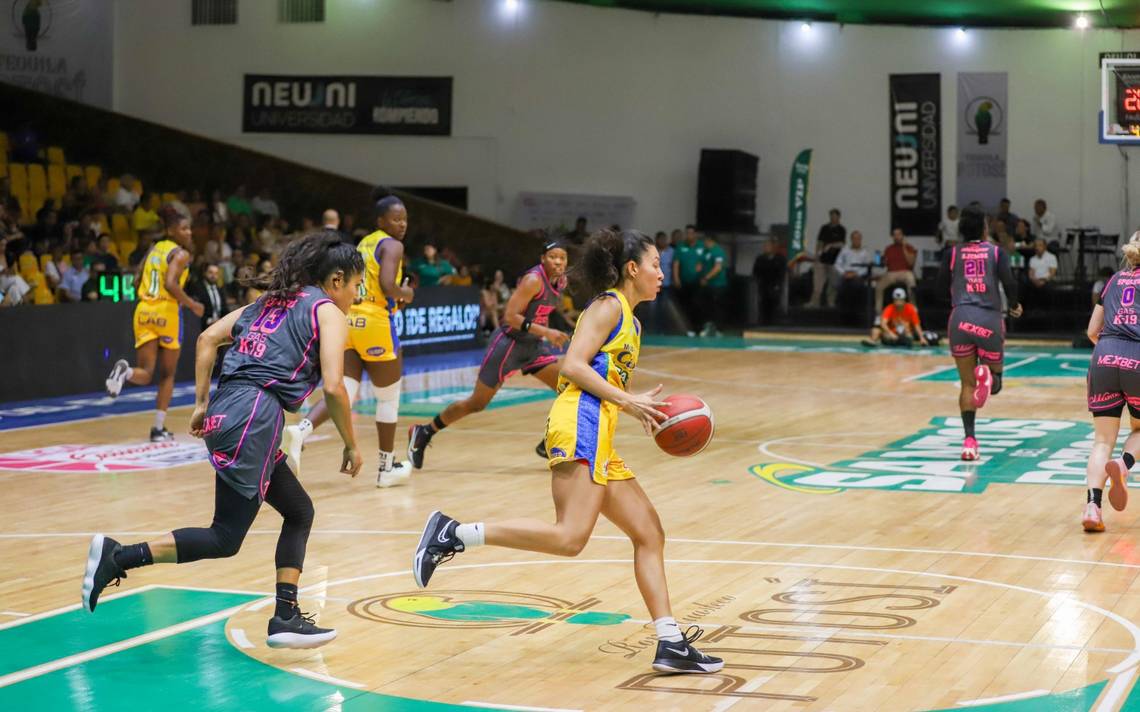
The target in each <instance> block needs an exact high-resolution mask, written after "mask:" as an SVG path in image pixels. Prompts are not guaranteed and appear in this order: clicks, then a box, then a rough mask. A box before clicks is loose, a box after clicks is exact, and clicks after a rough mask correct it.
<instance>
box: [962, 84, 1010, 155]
mask: <svg viewBox="0 0 1140 712" xmlns="http://www.w3.org/2000/svg"><path fill="white" fill-rule="evenodd" d="M962 120H963V121H965V122H966V133H967V134H969V135H971V136H977V137H978V145H979V146H984V145H986V144H988V143H989V142H990V136H996V135H998V134H1000V133H1001V132H1002V131H1003V129H1004V126H1003V124H1004V123H1005V109H1003V108H1002V105H1001V104H1000V103H999V102H998V100H997V99H994V98H993V97H991V96H976V97H974V98H973V100H972V101H970V103H969V104H967V105H966V114H965V116H963V117H962Z"/></svg>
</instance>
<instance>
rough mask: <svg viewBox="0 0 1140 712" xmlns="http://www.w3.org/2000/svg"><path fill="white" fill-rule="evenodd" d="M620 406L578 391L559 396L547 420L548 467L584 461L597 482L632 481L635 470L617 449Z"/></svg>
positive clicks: (565, 392)
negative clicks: (616, 430) (615, 439)
mask: <svg viewBox="0 0 1140 712" xmlns="http://www.w3.org/2000/svg"><path fill="white" fill-rule="evenodd" d="M618 413H619V410H618V407H617V406H616V405H614V404H613V403H610V402H609V401H603V400H601V399H600V398H598V397H597V396H594V395H593V394H591V393H586V392H584V391H580V390H578V389H576V388H573V389H567V390H565V391H563V392H562V393H560V394H559V395H558V398H557V399H555V401H554V405H553V406H551V408H550V417H549V418H548V419H547V421H546V455H547V465H548V466H550V467H551V468H553V467H554V466H555V465H557V464H560V463H563V462H581V463H584V464H585V465H586V466H587V467H589V468H590V476H591V477H593V478H594V482H597V483H598V484H600V485H605V484H606V483H607V482H609V481H611V480H614V481H616V480H631V479H633V477H634V474H633V471H632V470H630V469H629V468H628V467H626V465H625V461H624V460H622V459H621V458H620V457H618V454H617V452H616V451H615V450H614V445H613V442H614V430H615V429H616V427H617V418H618Z"/></svg>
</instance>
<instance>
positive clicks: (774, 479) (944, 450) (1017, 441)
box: [749, 417, 1093, 494]
mask: <svg viewBox="0 0 1140 712" xmlns="http://www.w3.org/2000/svg"><path fill="white" fill-rule="evenodd" d="M977 436H978V441H979V443H980V444H981V458H980V459H979V460H977V461H975V462H963V461H962V460H961V459H960V458H961V453H962V437H963V436H962V420H961V418H957V417H946V418H933V419H931V421H930V425H928V426H926V427H924V428H922V429H921V430H919V431H918V432H917V433H914V434H912V435H908V436H907V437H904V438H902V439H900V440H896V441H894V442H892V443H889V444H888V445H886V446H884V447H883V448H882V449H879V450H871V451H869V452H865V453H863V454H862V455H860V456H858V457H856V458H853V459H849V460H840V461H838V462H835V463H832V464H831V465H828V466H825V467H813V466H809V465H805V464H802V463H794V462H772V463H763V464H759V465H753V466H752V467H751V468H749V472H751V473H752V475H753V476H755V477H757V478H759V479H761V480H764V481H765V482H768V483H769V484H772V485H775V486H777V487H781V488H783V489H787V490H791V491H793V492H800V493H804V494H837V493H839V492H845V491H847V490H850V489H879V490H901V491H914V492H956V493H969V494H978V493H980V492H984V491H985V490H986V488H987V487H988V486H989V485H990V484H993V483H1003V484H1035V485H1071V486H1077V487H1084V486H1085V464H1086V463H1087V462H1088V457H1089V452H1090V450H1091V449H1092V442H1093V429H1092V425H1091V424H1089V423H1085V422H1074V421H1069V420H1019V419H1009V418H978V420H977ZM816 438H817V439H818V436H816Z"/></svg>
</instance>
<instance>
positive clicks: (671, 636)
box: [465, 542, 685, 643]
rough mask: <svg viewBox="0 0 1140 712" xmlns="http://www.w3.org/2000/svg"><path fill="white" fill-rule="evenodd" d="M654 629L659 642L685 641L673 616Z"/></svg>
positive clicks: (667, 617) (657, 621)
mask: <svg viewBox="0 0 1140 712" xmlns="http://www.w3.org/2000/svg"><path fill="white" fill-rule="evenodd" d="M465 543H466V542H465ZM653 627H654V628H656V629H657V639H658V640H664V641H668V642H670V643H680V642H681V641H682V640H684V639H685V638H684V636H682V635H681V628H680V627H679V626H678V625H677V621H676V619H674V618H672V617H671V616H666V617H664V618H658V619H657V620H655V621H653Z"/></svg>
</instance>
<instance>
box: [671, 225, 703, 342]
mask: <svg viewBox="0 0 1140 712" xmlns="http://www.w3.org/2000/svg"><path fill="white" fill-rule="evenodd" d="M704 256H705V246H704V245H703V244H701V243H699V242H697V226H696V225H686V226H685V239H684V241H683V242H681V244H679V245H677V246H676V247H674V248H673V285H674V289H676V291H677V296H678V301H680V303H681V311H682V313H684V315H685V318H686V319H687V320H688V335H689V336H696V335H697V332H696V331H695V329H696V328H697V325H698V324H700V323H701V320H702V317H701V314H700V313H699V310H700V302H699V292H700V288H701V269H702V268H703V261H704Z"/></svg>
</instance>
